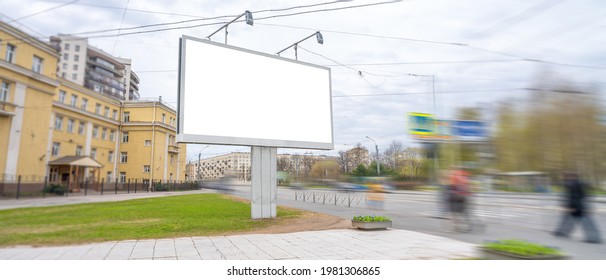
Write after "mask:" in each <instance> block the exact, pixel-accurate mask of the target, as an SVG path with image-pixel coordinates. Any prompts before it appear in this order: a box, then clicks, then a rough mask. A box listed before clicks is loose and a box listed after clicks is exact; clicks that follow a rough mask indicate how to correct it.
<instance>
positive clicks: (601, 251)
mask: <svg viewBox="0 0 606 280" xmlns="http://www.w3.org/2000/svg"><path fill="white" fill-rule="evenodd" d="M233 190H235V192H233V194H235V195H237V196H240V197H244V198H250V186H237V187H234V188H233ZM438 195H439V194H438V193H435V192H393V193H388V194H385V196H384V207H383V210H373V209H369V207H368V205H367V203H366V202H367V201H366V194H365V193H346V192H337V191H332V190H318V189H315V190H310V189H308V190H293V189H289V188H278V205H283V206H288V207H294V208H299V209H305V210H311V211H315V212H321V213H326V214H331V215H335V216H339V217H343V218H346V219H351V218H352V217H353V216H355V215H383V216H388V217H390V218H391V219H392V221H393V227H394V228H396V229H405V230H413V231H418V232H423V233H428V234H433V235H438V236H444V237H448V238H453V239H456V240H460V241H465V242H471V243H476V244H479V243H482V242H484V241H487V240H497V239H509V238H516V239H524V240H528V241H531V242H537V243H541V244H545V245H548V246H552V247H558V248H560V249H561V250H563V251H564V252H565V253H567V254H569V255H570V256H571V258H572V259H597V260H606V244H605V243H602V244H590V243H585V242H583V240H584V239H585V238H584V237H585V236H584V232H583V230H582V228H581V227H580V225H577V226H576V227H575V229H574V231H573V233H572V236H571V238H557V237H554V236H552V235H551V232H552V231H553V229H554V228H555V227H556V226H557V224H558V222H559V220H560V219H561V215H562V210H561V208H560V204H561V202H560V200H559V197H558V196H555V195H549V194H543V195H534V194H530V195H528V194H509V193H493V194H475V195H474V197H473V203H472V207H473V209H472V213H473V216H474V217H475V219H476V220H477V221H478V224H481V225H483V227H477V229H476V230H473V231H472V232H469V233H462V232H457V231H454V230H453V226H452V221H451V220H449V219H439V218H436V217H437V216H440V214H441V212H440V207H441V206H442V205H441V204H440V203H439V202H440V199H439V196H438ZM295 197H296V199H295ZM303 199H305V201H303ZM335 199H336V205H335ZM314 201H315V202H314ZM600 201H602V199H600ZM604 202H606V201H602V202H592V203H591V206H592V215H591V217H592V219H593V220H594V222H595V223H596V224H597V226H598V228H599V229H600V233H601V235H602V239H603V241H606V240H604V239H605V238H606V235H605V234H604V232H605V230H606V203H604ZM478 228H479V229H478ZM481 228H483V230H482V229H481Z"/></svg>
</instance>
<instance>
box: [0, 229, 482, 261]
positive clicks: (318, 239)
mask: <svg viewBox="0 0 606 280" xmlns="http://www.w3.org/2000/svg"><path fill="white" fill-rule="evenodd" d="M477 254H478V252H477V247H476V245H474V244H470V243H465V242H460V241H456V240H452V239H449V238H444V237H439V236H433V235H428V234H424V233H418V232H413V231H407V230H397V229H390V230H383V231H360V230H354V229H341V230H326V231H306V232H296V233H285V234H247V235H233V236H212V237H187V238H174V239H150V240H125V241H114V242H103V243H96V244H88V245H77V246H61V247H39V248H33V247H29V246H27V247H26V246H20V247H13V248H0V260H288V259H300V260H364V259H370V260H411V259H438V260H445V259H466V258H473V257H477Z"/></svg>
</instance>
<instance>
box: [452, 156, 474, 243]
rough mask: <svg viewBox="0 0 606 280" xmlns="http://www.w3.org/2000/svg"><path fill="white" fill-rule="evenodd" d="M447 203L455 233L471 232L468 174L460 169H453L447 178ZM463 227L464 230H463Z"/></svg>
mask: <svg viewBox="0 0 606 280" xmlns="http://www.w3.org/2000/svg"><path fill="white" fill-rule="evenodd" d="M448 188H449V190H448V203H449V208H450V213H451V216H452V222H453V226H454V228H455V230H456V231H471V229H472V224H471V217H470V215H469V207H468V204H469V196H470V195H471V190H470V186H469V173H468V172H467V171H464V170H461V169H456V168H455V169H453V170H452V171H451V172H450V174H449V176H448ZM463 227H464V228H463Z"/></svg>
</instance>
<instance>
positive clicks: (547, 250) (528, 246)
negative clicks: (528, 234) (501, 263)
mask: <svg viewBox="0 0 606 280" xmlns="http://www.w3.org/2000/svg"><path fill="white" fill-rule="evenodd" d="M480 251H481V253H482V258H483V259H488V260H565V259H568V256H566V255H564V254H563V253H562V252H561V251H560V250H558V249H556V248H553V247H547V246H544V245H541V244H536V243H531V242H528V241H524V240H516V239H506V240H499V241H492V242H486V243H484V244H483V245H482V246H481V247H480Z"/></svg>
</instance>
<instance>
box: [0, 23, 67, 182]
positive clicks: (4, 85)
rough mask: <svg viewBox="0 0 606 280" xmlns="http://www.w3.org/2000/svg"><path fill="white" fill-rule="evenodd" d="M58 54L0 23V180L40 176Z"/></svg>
mask: <svg viewBox="0 0 606 280" xmlns="http://www.w3.org/2000/svg"><path fill="white" fill-rule="evenodd" d="M58 57H59V54H58V53H57V52H56V51H55V50H54V49H53V48H51V47H50V46H49V45H48V44H46V43H45V42H42V41H40V40H38V39H36V38H34V37H31V36H29V35H28V34H26V33H25V32H23V31H21V30H20V29H18V28H15V27H13V26H11V25H8V24H6V23H4V22H0V174H1V175H2V176H1V178H0V179H3V180H14V179H15V176H16V175H22V176H23V177H24V180H32V181H35V180H41V179H42V178H44V176H45V174H46V169H47V163H48V161H49V158H48V156H47V151H48V150H49V149H50V147H49V146H48V143H49V141H48V140H49V139H50V135H49V134H50V131H49V125H50V123H51V114H52V113H51V112H52V103H53V96H54V95H55V93H56V89H57V87H58V85H59V82H58V80H57V75H56V71H57V61H58Z"/></svg>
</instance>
